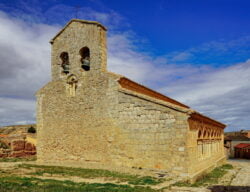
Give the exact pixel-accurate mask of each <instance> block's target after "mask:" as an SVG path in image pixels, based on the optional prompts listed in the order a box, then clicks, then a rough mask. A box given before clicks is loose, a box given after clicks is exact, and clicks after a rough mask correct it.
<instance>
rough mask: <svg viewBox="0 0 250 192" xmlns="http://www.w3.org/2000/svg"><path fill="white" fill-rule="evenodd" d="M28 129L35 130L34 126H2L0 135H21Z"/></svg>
mask: <svg viewBox="0 0 250 192" xmlns="http://www.w3.org/2000/svg"><path fill="white" fill-rule="evenodd" d="M30 127H34V128H36V124H28V125H10V126H4V127H0V134H3V135H13V134H23V133H27V132H28V129H29V128H30Z"/></svg>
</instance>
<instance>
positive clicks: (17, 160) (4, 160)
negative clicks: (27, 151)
mask: <svg viewBox="0 0 250 192" xmlns="http://www.w3.org/2000/svg"><path fill="white" fill-rule="evenodd" d="M35 160H36V157H29V158H14V157H6V158H0V162H20V161H21V162H22V161H35Z"/></svg>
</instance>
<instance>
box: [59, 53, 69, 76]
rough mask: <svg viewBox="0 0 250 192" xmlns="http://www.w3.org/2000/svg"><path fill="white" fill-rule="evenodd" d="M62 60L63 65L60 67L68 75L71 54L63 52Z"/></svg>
mask: <svg viewBox="0 0 250 192" xmlns="http://www.w3.org/2000/svg"><path fill="white" fill-rule="evenodd" d="M60 58H61V60H62V63H61V64H60V65H61V67H62V69H63V73H66V74H68V73H69V54H68V53H67V52H62V53H61V55H60Z"/></svg>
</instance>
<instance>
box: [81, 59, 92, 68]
mask: <svg viewBox="0 0 250 192" xmlns="http://www.w3.org/2000/svg"><path fill="white" fill-rule="evenodd" d="M82 68H83V69H84V70H85V71H88V70H89V69H90V61H89V57H86V58H84V59H83V60H82Z"/></svg>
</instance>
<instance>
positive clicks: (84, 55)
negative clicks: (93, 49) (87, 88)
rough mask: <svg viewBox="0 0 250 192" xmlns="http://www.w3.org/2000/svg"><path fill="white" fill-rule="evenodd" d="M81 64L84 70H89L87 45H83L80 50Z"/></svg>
mask: <svg viewBox="0 0 250 192" xmlns="http://www.w3.org/2000/svg"><path fill="white" fill-rule="evenodd" d="M80 55H81V66H82V68H83V69H84V70H85V71H89V70H90V51H89V48H88V47H83V48H82V49H81V50H80Z"/></svg>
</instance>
